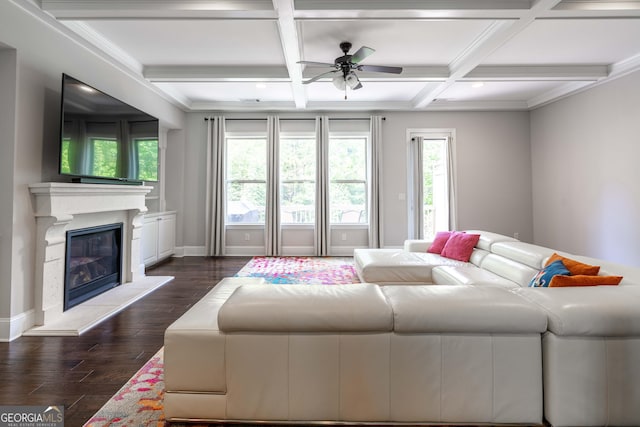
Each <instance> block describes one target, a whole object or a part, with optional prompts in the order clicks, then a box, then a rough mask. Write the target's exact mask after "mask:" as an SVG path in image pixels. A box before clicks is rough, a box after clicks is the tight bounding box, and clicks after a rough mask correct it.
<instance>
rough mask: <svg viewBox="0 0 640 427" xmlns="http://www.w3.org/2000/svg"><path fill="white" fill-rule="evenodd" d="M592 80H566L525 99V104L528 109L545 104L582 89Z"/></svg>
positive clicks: (590, 83)
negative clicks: (560, 84)
mask: <svg viewBox="0 0 640 427" xmlns="http://www.w3.org/2000/svg"><path fill="white" fill-rule="evenodd" d="M593 83H594V82H589V81H583V82H568V83H566V84H564V85H562V86H559V87H556V88H554V89H551V90H550V91H548V92H545V93H543V94H541V95H538V96H536V97H534V98H531V99H530V100H528V101H527V106H528V108H529V109H531V108H536V107H542V106H543V105H545V104H548V103H550V102H552V101H557V100H558V99H560V98H563V97H565V96H568V95H570V94H572V93H574V92H576V91H578V90H580V89H583V88H584V87H586V86H589V85H592V84H593Z"/></svg>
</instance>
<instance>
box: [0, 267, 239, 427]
mask: <svg viewBox="0 0 640 427" xmlns="http://www.w3.org/2000/svg"><path fill="white" fill-rule="evenodd" d="M250 259H251V258H249V257H220V258H204V257H188V258H172V259H170V260H169V261H167V262H165V263H164V264H162V265H159V266H157V267H154V268H151V269H150V270H148V271H147V275H156V276H175V280H173V281H171V282H170V283H168V284H166V285H164V286H163V287H161V288H160V289H158V290H156V291H154V292H153V293H151V294H149V295H148V296H146V297H145V298H143V299H142V300H140V301H138V302H136V303H134V304H132V305H131V306H129V307H128V308H126V309H125V310H123V311H122V312H120V313H118V314H117V315H115V316H113V317H111V318H110V319H107V320H106V321H104V322H102V323H101V324H99V325H98V326H96V327H95V328H93V329H91V330H90V331H88V332H86V333H85V334H83V335H82V336H80V337H21V338H18V339H16V340H14V341H12V342H10V343H0V378H2V380H1V381H0V405H64V407H65V426H67V427H76V426H82V425H83V424H84V423H85V422H86V421H87V420H88V419H89V418H90V417H91V416H92V415H93V414H94V413H95V412H96V411H97V410H98V409H100V407H102V405H104V403H105V402H106V401H107V400H109V398H110V397H111V396H112V395H113V394H115V393H116V392H117V391H118V390H119V389H120V387H122V385H123V384H124V383H125V382H126V381H127V380H128V379H129V378H131V377H132V376H133V374H135V373H136V372H137V370H138V369H140V368H141V367H142V365H143V364H144V363H145V362H146V361H147V360H148V359H149V358H151V356H153V355H154V354H155V353H156V352H157V351H158V350H159V349H160V348H161V347H162V345H163V340H164V331H165V329H166V328H167V326H169V325H170V324H171V323H172V322H173V321H174V320H175V319H177V318H178V317H180V316H181V315H182V314H183V313H184V312H185V311H187V309H188V308H189V307H190V306H191V305H192V304H194V303H195V302H197V301H198V300H199V299H200V298H202V297H203V296H204V295H205V294H206V293H207V292H208V291H209V290H210V289H211V288H212V287H213V286H215V285H216V284H217V283H218V282H219V281H220V280H221V279H222V278H224V277H229V276H233V275H234V274H235V273H236V272H238V270H240V269H241V268H242V267H243V266H244V265H245V264H246V263H247V262H248V261H249V260H250Z"/></svg>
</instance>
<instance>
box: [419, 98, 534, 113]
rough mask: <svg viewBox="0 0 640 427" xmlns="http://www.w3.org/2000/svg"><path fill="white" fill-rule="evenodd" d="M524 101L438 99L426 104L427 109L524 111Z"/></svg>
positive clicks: (525, 106) (526, 108)
mask: <svg viewBox="0 0 640 427" xmlns="http://www.w3.org/2000/svg"><path fill="white" fill-rule="evenodd" d="M528 109H529V106H528V105H527V103H526V102H524V101H451V100H447V99H438V100H436V101H435V102H432V103H431V104H429V105H428V107H427V108H426V110H429V111H526V110H528Z"/></svg>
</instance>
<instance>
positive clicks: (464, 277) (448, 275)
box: [432, 265, 520, 289]
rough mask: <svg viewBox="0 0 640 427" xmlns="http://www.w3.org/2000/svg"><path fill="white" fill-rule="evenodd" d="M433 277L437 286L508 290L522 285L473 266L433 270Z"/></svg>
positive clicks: (445, 267)
mask: <svg viewBox="0 0 640 427" xmlns="http://www.w3.org/2000/svg"><path fill="white" fill-rule="evenodd" d="M432 275H433V282H434V283H435V284H437V285H457V286H459V285H465V286H468V285H475V286H497V287H502V288H508V289H510V288H519V287H520V285H518V284H517V283H515V282H512V281H511V280H508V279H505V278H504V277H500V276H498V275H497V274H494V273H492V272H490V271H487V270H483V269H481V268H478V267H476V266H473V265H470V266H463V267H450V266H442V267H436V268H434V269H433V271H432Z"/></svg>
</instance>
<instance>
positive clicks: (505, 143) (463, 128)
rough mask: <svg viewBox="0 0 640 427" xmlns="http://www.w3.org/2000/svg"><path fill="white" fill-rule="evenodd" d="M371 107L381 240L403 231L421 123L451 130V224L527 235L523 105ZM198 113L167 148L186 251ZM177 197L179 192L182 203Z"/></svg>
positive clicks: (199, 169)
mask: <svg viewBox="0 0 640 427" xmlns="http://www.w3.org/2000/svg"><path fill="white" fill-rule="evenodd" d="M323 114H328V115H329V116H330V117H334V116H338V114H331V113H323ZM377 114H378V113H377ZM379 114H382V115H383V116H385V117H386V120H385V121H384V122H383V138H384V140H383V181H384V185H383V192H384V194H383V203H384V213H383V215H384V224H385V226H384V244H385V246H390V247H394V246H401V245H402V244H403V242H404V240H405V239H406V238H407V230H408V222H407V216H408V213H407V202H406V201H400V200H399V194H401V193H402V194H405V195H406V193H407V150H408V141H407V129H428V128H432V129H433V128H452V129H455V131H456V141H455V144H456V153H455V155H456V160H457V177H456V179H457V194H458V228H459V229H469V228H479V229H484V230H490V231H494V232H498V233H503V234H507V235H513V233H516V232H517V233H519V235H520V239H522V240H525V241H531V240H532V239H533V220H532V197H531V163H530V145H529V114H528V113H527V112H442V113H427V112H382V113H379ZM342 115H343V116H344V113H342ZM354 115H355V114H354V113H351V115H350V116H351V117H353V116H354ZM361 115H362V114H358V117H359V116H361ZM205 116H206V114H203V113H189V114H187V120H186V131H185V132H186V135H185V138H184V139H185V146H184V153H183V154H179V153H178V155H177V156H175V157H174V156H172V155H171V154H170V153H169V155H168V157H169V159H168V164H167V177H168V181H169V182H171V181H172V177H174V178H175V179H179V178H180V177H182V179H184V187H183V189H182V190H181V192H180V194H173V195H170V194H169V193H172V192H173V191H171V190H172V188H173V187H172V185H173V184H168V195H167V203H168V207H169V208H171V209H177V210H178V211H179V212H180V213H181V214H182V215H183V218H182V226H183V227H184V230H183V232H182V239H180V238H178V243H177V244H178V246H184V247H185V251H186V252H187V253H188V249H189V248H197V247H201V246H203V245H204V191H205V182H204V181H205V153H206V148H205V142H206V123H205V122H204V117H205ZM256 116H257V114H254V115H253V117H256ZM287 116H291V115H290V114H288V115H287ZM306 116H310V114H306ZM347 116H349V114H348V113H347ZM169 146H170V147H171V146H172V144H171V141H170V144H169ZM174 148H175V147H174ZM175 191H180V189H179V188H176V189H175ZM180 199H183V201H182V205H180ZM340 233H341V232H340ZM348 236H349V238H351V236H353V238H354V241H353V242H349V241H347V242H342V244H344V245H349V244H353V246H356V247H357V246H360V245H361V244H362V242H360V241H359V240H355V239H359V238H360V237H361V236H359V234H358V233H349V234H348ZM336 240H338V239H336ZM252 244H253V243H252Z"/></svg>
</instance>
